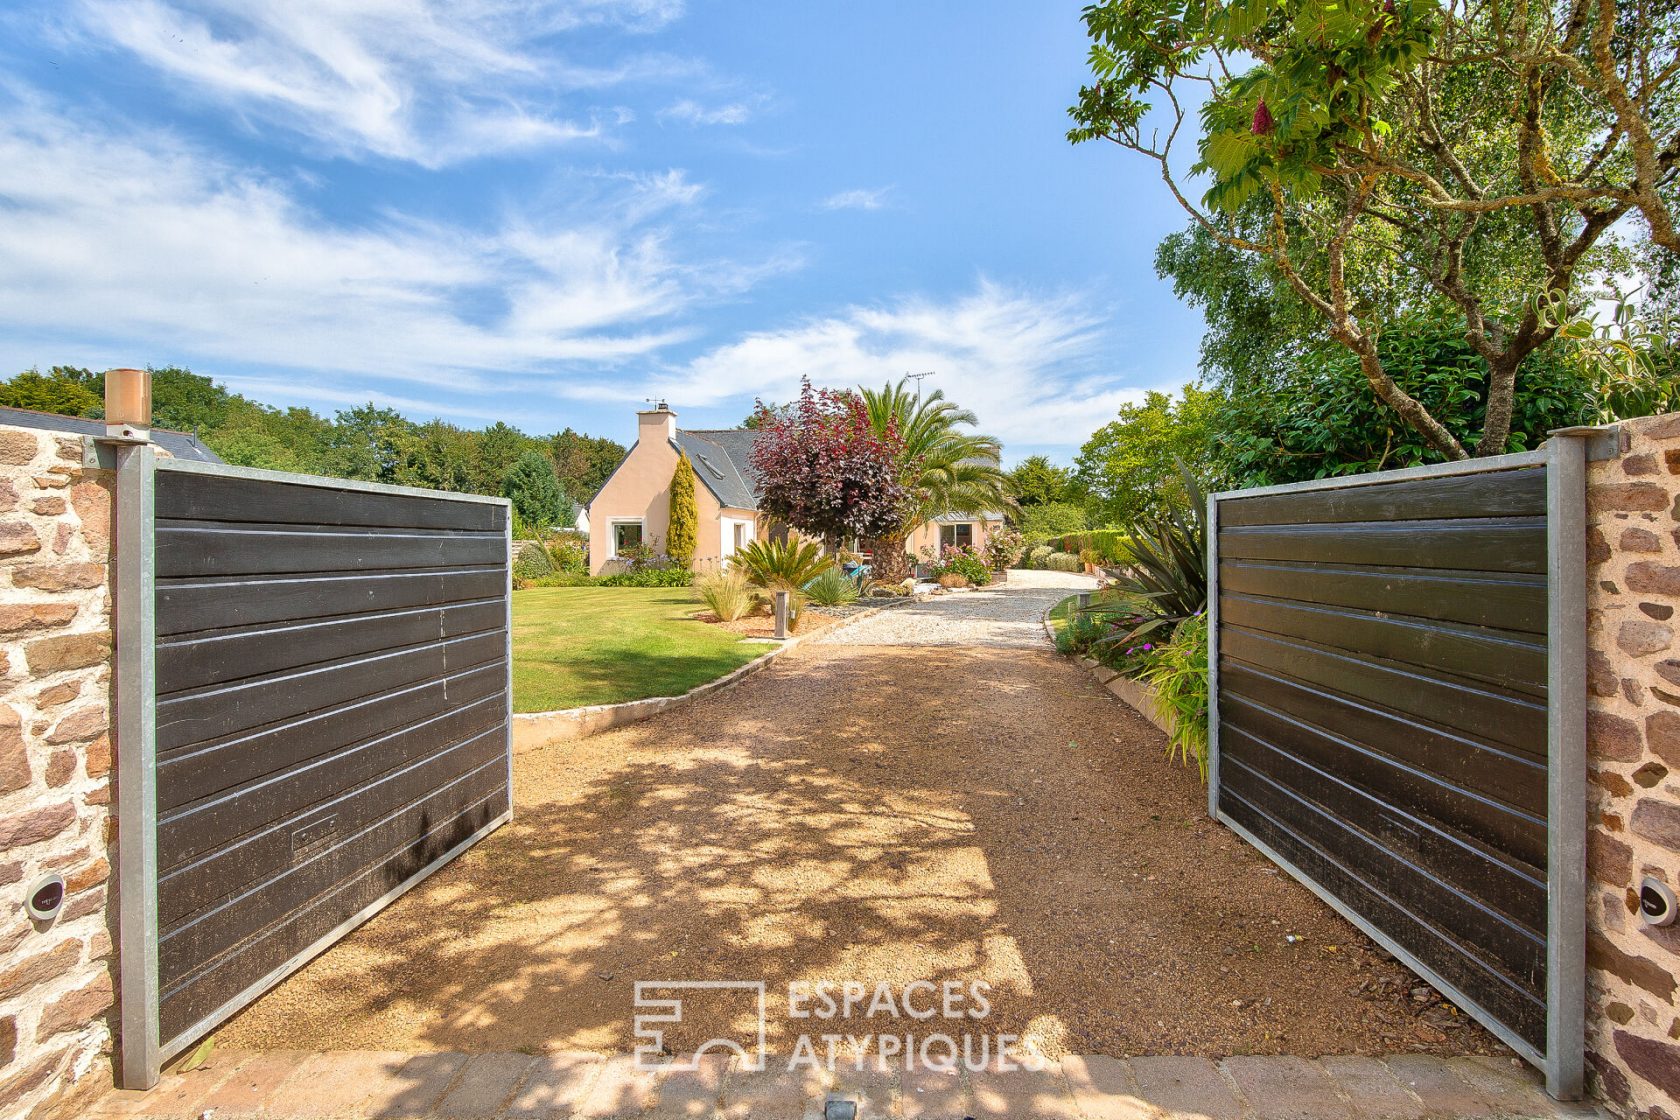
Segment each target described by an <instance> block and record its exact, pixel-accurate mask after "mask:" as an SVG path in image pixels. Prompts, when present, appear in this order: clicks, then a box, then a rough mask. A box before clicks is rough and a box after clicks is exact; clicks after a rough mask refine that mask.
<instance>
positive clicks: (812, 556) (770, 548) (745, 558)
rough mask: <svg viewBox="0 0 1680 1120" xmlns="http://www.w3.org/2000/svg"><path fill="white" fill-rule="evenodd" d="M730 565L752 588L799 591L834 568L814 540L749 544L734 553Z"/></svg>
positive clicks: (752, 542) (790, 539) (771, 541)
mask: <svg viewBox="0 0 1680 1120" xmlns="http://www.w3.org/2000/svg"><path fill="white" fill-rule="evenodd" d="M732 563H733V564H735V565H737V566H739V567H740V569H741V571H742V573H743V574H744V575H745V576H746V577H747V579H748V580H749V581H750V582H751V583H752V584H753V585H754V586H756V587H762V588H764V589H765V590H766V591H800V590H802V589H803V588H804V587H805V585H806V584H807V583H810V582H811V581H812V580H814V579H816V578H817V577H818V576H820V575H822V574H823V572H825V571H827V570H828V569H829V568H832V567H833V566H834V562H833V561H832V560H830V559H829V558H828V557H826V556H824V555H823V554H822V549H821V547H819V546H818V545H817V543H816V542H815V541H806V540H795V539H793V538H791V537H790V538H789V539H787V540H785V541H774V540H769V541H749V542H748V543H747V544H745V545H743V546H742V547H740V548H738V549H736V550H735V555H734V557H733V560H732Z"/></svg>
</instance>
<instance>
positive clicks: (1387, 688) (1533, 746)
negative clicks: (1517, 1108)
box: [1208, 436, 1586, 1097]
mask: <svg viewBox="0 0 1680 1120" xmlns="http://www.w3.org/2000/svg"><path fill="white" fill-rule="evenodd" d="M1584 474H1585V470H1584V444H1583V441H1582V440H1581V439H1578V438H1574V437H1571V436H1556V437H1554V438H1553V439H1552V440H1551V441H1549V442H1548V443H1547V444H1546V446H1545V447H1544V448H1542V449H1541V450H1539V451H1535V452H1530V453H1526V454H1520V455H1506V456H1500V457H1497V458H1491V459H1482V460H1475V461H1471V462H1467V463H1454V464H1447V465H1443V466H1431V467H1421V468H1416V469H1412V470H1401V471H1388V472H1383V473H1379V474H1368V475H1360V476H1354V477H1349V478H1338V479H1325V480H1320V481H1315V482H1308V483H1301V484H1296V485H1289V486H1273V487H1265V488H1261V489H1255V490H1241V491H1234V492H1230V493H1224V494H1216V495H1214V496H1213V497H1212V498H1210V499H1209V503H1208V509H1209V525H1208V542H1209V543H1208V551H1209V565H1208V567H1209V577H1210V588H1209V592H1210V594H1209V605H1210V610H1211V612H1212V613H1211V617H1210V627H1209V668H1210V686H1211V688H1212V695H1213V698H1214V699H1213V703H1212V705H1211V708H1212V712H1211V717H1212V718H1211V719H1210V729H1209V730H1210V753H1211V760H1212V761H1211V771H1210V772H1211V782H1210V788H1209V795H1208V796H1209V810H1210V812H1211V813H1212V814H1213V815H1214V816H1215V817H1216V818H1217V819H1218V820H1220V821H1221V822H1223V823H1225V824H1227V825H1229V826H1230V827H1231V828H1233V829H1235V830H1236V831H1237V832H1238V833H1240V834H1241V835H1242V836H1243V837H1245V838H1246V839H1247V840H1249V841H1250V842H1251V843H1253V844H1254V845H1255V846H1256V847H1258V848H1259V849H1260V850H1261V851H1263V852H1264V853H1265V854H1266V855H1268V856H1269V857H1270V858H1271V859H1273V860H1274V861H1275V862H1277V863H1278V864H1279V865H1280V866H1282V867H1283V868H1284V869H1285V870H1287V871H1289V872H1290V873H1291V874H1292V875H1294V876H1295V877H1296V878H1297V879H1300V880H1301V881H1302V882H1303V883H1305V884H1306V885H1307V886H1308V887H1310V888H1312V890H1314V891H1315V892H1316V893H1317V894H1319V895H1320V896H1321V897H1322V898H1323V899H1324V900H1325V901H1326V902H1328V903H1329V904H1330V905H1332V906H1334V907H1335V908H1336V909H1337V910H1339V911H1340V912H1341V913H1342V914H1344V915H1345V916H1346V917H1347V918H1348V919H1349V920H1350V921H1352V922H1353V923H1354V924H1355V925H1358V926H1359V927H1360V928H1362V929H1363V930H1365V931H1366V932H1367V933H1369V934H1370V935H1371V936H1372V937H1373V938H1375V939H1376V940H1377V941H1378V942H1379V943H1381V944H1382V945H1383V946H1384V947H1385V948H1387V949H1388V950H1389V951H1390V952H1392V953H1394V954H1395V955H1396V956H1397V957H1399V958H1400V959H1401V960H1403V961H1404V962H1405V963H1406V964H1408V965H1409V966H1410V967H1412V968H1413V969H1415V970H1416V971H1417V972H1419V973H1420V974H1422V975H1423V976H1425V977H1427V978H1428V979H1429V980H1430V982H1431V983H1433V984H1434V985H1435V986H1436V988H1437V989H1439V990H1440V991H1441V992H1443V993H1445V994H1446V995H1447V996H1448V997H1449V998H1451V999H1452V1000H1453V1001H1454V1002H1455V1003H1456V1004H1457V1005H1458V1006H1459V1007H1461V1008H1463V1009H1464V1010H1466V1011H1468V1012H1469V1013H1471V1014H1472V1015H1474V1016H1475V1017H1476V1018H1477V1019H1478V1020H1480V1021H1481V1022H1482V1023H1484V1024H1485V1025H1486V1026H1487V1027H1488V1028H1489V1029H1491V1030H1492V1031H1493V1032H1494V1033H1495V1034H1497V1035H1498V1036H1499V1037H1500V1038H1501V1039H1503V1040H1504V1041H1505V1042H1506V1043H1508V1044H1509V1045H1510V1046H1512V1047H1513V1048H1515V1049H1516V1050H1517V1051H1518V1052H1519V1053H1521V1054H1523V1055H1524V1056H1525V1057H1526V1058H1528V1059H1529V1060H1530V1061H1532V1062H1534V1063H1535V1064H1536V1065H1539V1066H1541V1067H1542V1068H1543V1069H1544V1071H1545V1073H1546V1078H1547V1088H1548V1090H1549V1091H1550V1092H1551V1093H1552V1094H1553V1095H1554V1096H1558V1097H1573V1096H1577V1095H1579V1092H1580V1085H1581V1072H1582V1070H1581V1067H1582V1060H1583V1054H1582V1049H1583V1038H1582V1015H1583V1003H1584V995H1583V985H1584V982H1585V946H1584V939H1585V905H1584V899H1583V894H1584V890H1585V862H1586V859H1585V829H1586V807H1585V792H1584V788H1583V783H1584V781H1585V776H1586V762H1585V704H1586V695H1585V667H1584V663H1583V659H1584V652H1583V650H1584V643H1585V619H1584V611H1585V591H1586V587H1585V579H1586V574H1585V567H1584V564H1585V561H1584V547H1585V529H1584V517H1585V513H1584V485H1585V479H1584Z"/></svg>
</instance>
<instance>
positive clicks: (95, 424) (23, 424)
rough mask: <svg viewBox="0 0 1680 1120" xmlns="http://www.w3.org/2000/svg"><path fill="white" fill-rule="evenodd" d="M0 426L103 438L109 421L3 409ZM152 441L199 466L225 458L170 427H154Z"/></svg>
mask: <svg viewBox="0 0 1680 1120" xmlns="http://www.w3.org/2000/svg"><path fill="white" fill-rule="evenodd" d="M0 424H8V425H10V426H12V427H14V428H34V429H36V430H37V431H42V432H69V433H70V434H72V435H78V436H102V435H104V434H105V421H103V420H89V419H87V418H86V417H83V416H59V415H58V414H57V413H52V412H36V411H34V410H33V409H28V408H4V407H0ZM152 442H153V443H155V444H157V445H158V446H159V447H161V448H163V449H164V450H165V451H167V452H169V453H170V454H171V455H173V456H175V458H177V459H191V460H193V461H194V462H198V463H220V462H221V461H222V457H221V456H220V455H217V454H216V453H215V452H214V451H212V450H210V449H209V448H208V447H206V446H204V445H203V444H202V443H200V442H198V437H197V436H194V435H189V434H188V433H186V432H172V431H169V430H168V429H167V428H153V429H152Z"/></svg>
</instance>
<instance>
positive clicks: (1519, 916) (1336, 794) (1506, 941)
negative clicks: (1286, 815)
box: [1220, 724, 1546, 975]
mask: <svg viewBox="0 0 1680 1120" xmlns="http://www.w3.org/2000/svg"><path fill="white" fill-rule="evenodd" d="M1227 731H1229V732H1230V742H1229V753H1228V754H1223V755H1222V761H1221V764H1220V765H1221V767H1223V766H1224V762H1223V759H1224V758H1229V759H1230V760H1232V762H1233V763H1234V764H1235V765H1236V766H1238V767H1240V768H1241V769H1242V770H1243V771H1244V774H1247V773H1249V772H1252V773H1253V774H1257V775H1261V776H1263V777H1265V778H1266V779H1267V780H1268V781H1271V782H1274V783H1276V784H1277V785H1278V786H1280V787H1282V788H1283V789H1286V790H1288V791H1289V792H1290V793H1291V794H1292V795H1293V796H1294V797H1295V798H1296V799H1298V800H1300V801H1301V802H1303V803H1305V804H1309V805H1311V806H1313V807H1314V808H1315V809H1317V810H1318V811H1319V812H1318V813H1316V814H1303V815H1302V816H1301V817H1300V818H1299V819H1296V818H1294V817H1291V818H1290V819H1291V820H1292V821H1293V822H1294V823H1295V824H1296V826H1297V827H1298V828H1299V829H1300V830H1301V832H1302V833H1303V835H1306V836H1309V837H1311V838H1313V840H1314V842H1315V843H1318V844H1319V845H1320V846H1323V847H1325V848H1326V849H1327V850H1331V851H1336V852H1338V854H1339V855H1340V857H1341V858H1342V860H1343V861H1344V862H1346V863H1348V864H1349V866H1352V867H1354V869H1355V870H1361V871H1363V872H1365V873H1366V874H1367V877H1368V878H1372V880H1373V881H1374V882H1385V883H1388V884H1390V888H1391V890H1392V892H1393V893H1394V894H1395V897H1397V898H1401V899H1402V900H1404V899H1405V898H1406V897H1408V896H1407V895H1405V894H1404V893H1403V892H1406V891H1412V892H1414V893H1415V897H1416V898H1417V900H1418V902H1417V905H1418V906H1419V907H1422V908H1423V910H1424V912H1426V913H1436V914H1441V913H1445V912H1446V911H1445V910H1443V909H1441V908H1440V907H1438V906H1434V904H1432V903H1430V902H1429V900H1428V895H1429V894H1430V893H1431V892H1435V891H1450V892H1456V894H1457V895H1461V896H1463V898H1465V899H1469V900H1471V901H1472V902H1473V903H1474V904H1475V905H1476V906H1477V907H1483V908H1486V909H1487V910H1489V911H1492V912H1494V913H1497V914H1498V915H1499V916H1500V920H1499V921H1496V922H1488V921H1486V920H1484V917H1483V916H1481V915H1479V914H1478V913H1476V912H1473V911H1472V910H1471V909H1466V908H1465V907H1464V906H1461V905H1459V904H1458V902H1456V901H1454V902H1452V903H1451V905H1452V906H1455V907H1457V909H1458V910H1459V911H1460V912H1461V914H1462V916H1463V917H1464V918H1465V919H1466V923H1465V925H1464V926H1462V927H1459V926H1454V927H1453V928H1454V929H1458V930H1459V932H1460V934H1461V935H1462V936H1463V937H1464V938H1465V939H1466V940H1468V941H1470V942H1473V943H1475V944H1478V945H1481V946H1483V947H1484V948H1485V949H1486V950H1487V951H1488V952H1490V953H1495V954H1497V955H1498V959H1500V960H1502V961H1504V962H1505V963H1506V965H1507V967H1509V968H1511V969H1513V970H1514V971H1515V972H1516V973H1517V974H1518V975H1522V974H1523V971H1522V968H1521V967H1519V966H1518V964H1517V963H1514V962H1516V961H1517V958H1516V957H1514V956H1511V955H1510V954H1512V953H1516V954H1521V955H1522V956H1523V959H1525V960H1526V959H1528V956H1529V955H1531V954H1532V953H1533V952H1534V951H1535V950H1539V951H1541V952H1542V953H1543V952H1544V948H1545V946H1544V938H1545V929H1546V879H1545V872H1544V871H1543V870H1538V869H1536V868H1534V867H1532V866H1529V865H1527V864H1523V863H1519V862H1517V861H1515V860H1513V859H1511V858H1510V856H1508V855H1505V854H1503V853H1501V852H1499V851H1498V850H1496V849H1494V848H1492V847H1489V846H1486V845H1482V844H1479V843H1477V842H1476V841H1475V840H1474V839H1473V838H1471V837H1468V836H1465V835H1463V834H1460V833H1456V832H1454V831H1453V830H1451V829H1449V828H1447V827H1445V826H1444V825H1442V824H1441V823H1440V822H1438V821H1435V820H1433V819H1432V818H1430V817H1428V816H1425V815H1424V814H1422V813H1420V812H1417V811H1415V809H1413V808H1412V806H1411V805H1410V804H1408V803H1406V802H1403V801H1401V799H1400V798H1399V797H1396V798H1395V799H1394V800H1389V799H1387V798H1385V797H1380V796H1377V795H1374V794H1372V793H1369V792H1367V791H1365V790H1363V789H1360V788H1359V787H1358V786H1355V785H1353V784H1352V783H1350V782H1346V781H1343V780H1342V779H1340V778H1339V777H1337V776H1336V775H1334V774H1332V773H1330V772H1329V771H1327V770H1324V769H1322V768H1320V767H1317V766H1315V765H1313V764H1312V761H1309V760H1307V759H1305V758H1303V757H1301V756H1300V755H1299V754H1297V753H1296V752H1295V750H1294V748H1295V746H1296V745H1297V744H1296V743H1295V742H1293V741H1290V740H1283V741H1282V743H1281V745H1280V744H1279V743H1277V742H1273V741H1270V740H1267V739H1265V738H1263V737H1260V736H1258V735H1255V734H1252V733H1250V731H1248V730H1247V729H1246V728H1245V727H1244V726H1242V725H1240V724H1239V725H1232V726H1231V727H1228V728H1227V727H1225V726H1221V727H1220V749H1221V751H1225V750H1226V739H1225V733H1226V732H1227ZM1224 773H1225V771H1224V770H1223V769H1221V771H1220V774H1221V781H1223V780H1224ZM1231 788H1232V789H1233V790H1235V791H1237V792H1238V793H1240V794H1242V795H1243V796H1245V797H1248V798H1249V800H1251V801H1253V802H1255V803H1256V804H1259V805H1265V804H1266V801H1265V798H1264V796H1263V795H1262V794H1260V793H1259V792H1251V791H1250V790H1249V783H1248V781H1247V778H1246V777H1245V776H1244V775H1237V776H1235V777H1234V778H1233V779H1232V786H1231ZM1396 802H1400V803H1398V804H1397V803H1396ZM1331 823H1333V824H1334V825H1335V827H1336V828H1338V829H1347V830H1351V831H1353V832H1355V833H1357V834H1358V840H1359V843H1360V844H1361V845H1363V847H1359V848H1357V849H1355V848H1345V847H1344V848H1337V847H1335V846H1334V845H1335V844H1336V843H1338V842H1340V841H1339V840H1338V838H1337V837H1336V836H1335V835H1333V834H1332V833H1331V832H1330V831H1327V830H1328V829H1329V828H1330V824H1331ZM1315 830H1316V831H1315ZM1390 863H1399V864H1402V865H1404V866H1403V867H1401V868H1400V869H1399V870H1398V871H1395V870H1394V869H1386V870H1385V867H1386V865H1387V864H1390ZM1385 876H1389V877H1388V878H1385ZM1432 906H1433V907H1434V908H1432ZM1483 926H1490V927H1494V928H1492V929H1491V930H1490V932H1488V933H1487V934H1486V935H1485V936H1484V935H1483V934H1482V932H1481V928H1480V927H1483ZM1506 926H1509V927H1511V928H1510V929H1506V928H1504V927H1506ZM1513 930H1515V931H1520V933H1521V936H1520V937H1516V936H1514V934H1513ZM1519 942H1520V944H1519Z"/></svg>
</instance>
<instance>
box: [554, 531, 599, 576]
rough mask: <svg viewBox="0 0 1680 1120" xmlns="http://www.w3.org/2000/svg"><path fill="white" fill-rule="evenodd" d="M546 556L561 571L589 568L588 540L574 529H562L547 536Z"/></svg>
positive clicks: (585, 569) (580, 570) (577, 570)
mask: <svg viewBox="0 0 1680 1120" xmlns="http://www.w3.org/2000/svg"><path fill="white" fill-rule="evenodd" d="M548 558H549V559H550V560H552V561H554V567H555V568H556V569H557V570H558V571H562V572H586V571H588V570H589V540H588V538H587V537H585V536H584V535H583V534H582V533H579V532H577V531H576V530H575V529H569V530H563V531H561V532H558V533H555V534H554V535H553V536H552V537H550V538H548Z"/></svg>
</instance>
